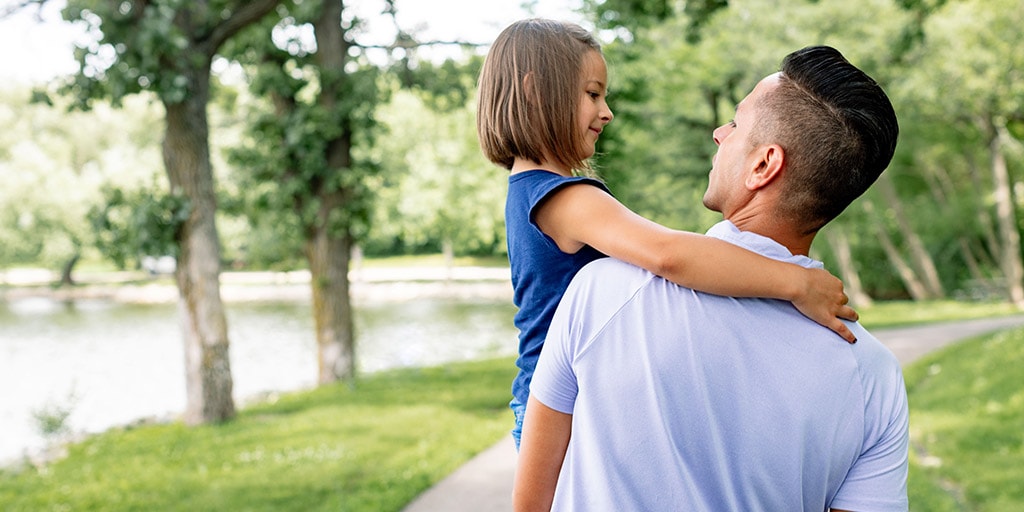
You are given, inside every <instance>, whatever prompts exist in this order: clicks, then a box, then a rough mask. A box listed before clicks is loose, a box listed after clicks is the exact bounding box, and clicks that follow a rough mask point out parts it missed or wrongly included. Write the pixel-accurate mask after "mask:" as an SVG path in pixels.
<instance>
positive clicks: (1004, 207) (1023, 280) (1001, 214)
mask: <svg viewBox="0 0 1024 512" xmlns="http://www.w3.org/2000/svg"><path fill="white" fill-rule="evenodd" d="M992 125H993V129H994V131H993V137H992V140H991V142H990V144H989V150H990V153H991V159H992V177H993V182H994V183H995V193H994V194H993V196H994V197H995V201H996V222H997V223H998V225H999V234H1000V239H1002V241H1003V243H1002V253H1001V254H1000V257H999V260H1000V267H1001V268H1002V270H1003V276H1004V277H1005V278H1006V288H1007V292H1008V293H1009V296H1010V302H1012V303H1013V304H1014V305H1016V306H1017V307H1018V308H1024V265H1022V263H1021V256H1020V231H1019V230H1018V229H1017V216H1016V213H1015V211H1014V206H1013V189H1012V186H1011V180H1010V172H1009V169H1007V167H1006V155H1005V154H1004V153H1003V140H1004V139H1006V138H1008V137H1010V134H1009V133H1007V131H1006V127H1005V126H1003V124H1001V123H999V122H997V121H995V120H993V122H992Z"/></svg>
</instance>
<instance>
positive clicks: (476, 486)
mask: <svg viewBox="0 0 1024 512" xmlns="http://www.w3.org/2000/svg"><path fill="white" fill-rule="evenodd" d="M1019 325H1024V315H1015V316H1009V317H1003V318H992V319H980V320H967V321H962V322H950V323H941V324H932V325H926V326H921V327H900V328H893V329H873V330H872V331H871V332H872V334H874V335H875V337H877V338H878V339H879V340H880V341H881V342H882V343H884V344H885V345H886V346H887V347H889V349H890V350H892V351H893V353H894V354H896V357H897V358H898V359H899V360H900V362H901V363H902V364H904V365H905V364H907V363H909V362H911V361H913V360H915V359H917V358H919V357H921V356H923V355H925V354H927V353H929V352H931V351H933V350H937V349H939V348H942V347H944V346H946V345H949V344H951V343H954V342H956V341H960V340H963V339H966V338H971V337H974V336H978V335H981V334H986V333H989V332H993V331H997V330H1001V329H1006V328H1009V327H1015V326H1019ZM515 463H516V451H515V448H514V446H513V444H512V437H511V436H504V437H502V439H501V441H499V442H498V443H497V444H495V445H494V446H492V447H490V448H488V449H487V450H485V451H483V452H481V453H480V454H479V455H477V456H476V457H474V458H473V459H471V460H470V461H469V462H467V463H466V464H465V465H464V466H462V467H461V468H459V469H457V470H456V471H455V472H454V473H452V474H451V475H449V476H448V477H447V478H445V479H444V480H442V481H441V482H439V483H438V484H437V485H436V486H434V487H432V488H430V489H428V490H427V491H426V492H424V493H423V494H421V495H420V496H419V497H418V498H416V499H415V500H414V501H413V502H412V503H410V504H409V505H408V506H407V507H406V508H405V509H404V511H403V512H462V511H466V512H469V511H472V512H509V511H511V510H512V498H511V497H512V478H513V476H514V474H515Z"/></svg>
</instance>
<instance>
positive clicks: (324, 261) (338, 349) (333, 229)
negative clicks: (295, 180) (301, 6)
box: [306, 1, 355, 384]
mask: <svg viewBox="0 0 1024 512" xmlns="http://www.w3.org/2000/svg"><path fill="white" fill-rule="evenodd" d="M343 10H344V3H343V2H340V1H324V2H322V4H321V11H320V16H319V18H318V19H317V21H316V24H315V35H316V43H317V53H316V59H317V64H318V65H319V67H320V80H321V83H320V87H321V92H320V96H319V103H320V106H322V107H323V108H324V109H325V110H327V111H328V112H336V110H337V108H338V101H339V99H342V94H343V93H342V91H344V89H345V88H344V87H343V85H344V80H346V75H345V64H346V61H347V60H348V47H349V44H348V42H347V41H345V37H344V32H343V29H342V26H341V14H342V11H343ZM339 117H341V120H340V123H341V125H342V126H341V128H342V129H341V134H340V135H339V136H338V137H337V138H335V139H334V140H332V141H330V142H329V143H328V144H327V150H326V154H325V155H324V157H325V160H326V162H327V169H328V177H326V178H324V179H320V180H318V183H316V184H314V187H313V189H314V192H315V194H316V196H317V200H318V202H319V206H318V212H317V218H316V221H315V225H314V226H312V229H309V230H308V231H307V240H306V246H307V258H308V259H309V267H310V272H311V275H312V281H313V284H312V286H313V315H314V322H315V324H316V341H317V347H318V350H317V353H318V360H319V382H320V383H321V384H326V383H330V382H335V381H338V380H347V381H351V380H352V379H353V378H354V377H355V329H354V327H353V317H352V298H351V296H350V293H349V281H348V271H349V261H350V256H351V250H352V235H351V229H350V224H349V222H348V219H345V218H344V217H343V215H344V211H345V209H344V207H345V205H346V202H347V201H348V200H349V198H350V197H351V194H350V192H349V191H348V190H347V189H346V188H345V186H344V185H341V184H340V182H342V181H343V180H339V179H335V178H334V176H333V175H334V174H335V173H337V174H341V173H345V172H351V169H352V131H351V127H350V125H349V123H348V120H347V118H346V117H345V116H344V115H341V116H339Z"/></svg>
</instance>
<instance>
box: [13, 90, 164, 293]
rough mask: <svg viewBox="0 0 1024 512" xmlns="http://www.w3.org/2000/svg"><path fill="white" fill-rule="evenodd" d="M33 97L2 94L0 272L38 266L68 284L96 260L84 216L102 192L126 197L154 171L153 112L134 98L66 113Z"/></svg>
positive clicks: (156, 159) (156, 164) (26, 92)
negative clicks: (82, 262) (114, 185)
mask: <svg viewBox="0 0 1024 512" xmlns="http://www.w3.org/2000/svg"><path fill="white" fill-rule="evenodd" d="M31 96H32V94H31V90H30V89H29V88H28V87H27V86H26V87H16V88H11V89H8V90H5V91H2V92H0V103H2V104H3V108H2V109H0V123H2V124H3V125H4V126H5V127H6V128H7V129H6V130H5V131H4V132H3V134H2V135H0V180H2V183H3V187H0V218H2V219H3V222H0V267H3V266H9V265H43V266H46V267H47V268H51V269H54V270H59V271H60V273H61V283H62V284H73V283H74V278H73V270H74V267H75V264H76V263H77V262H78V260H79V258H80V257H84V258H95V251H94V249H93V247H94V245H95V242H96V234H95V232H94V231H93V230H92V229H91V226H90V224H89V222H88V219H87V213H88V212H89V210H90V209H91V208H93V207H95V206H96V205H97V204H98V203H99V202H101V201H102V196H101V194H100V189H101V187H102V184H103V183H104V182H107V181H110V180H113V179H116V180H117V181H118V183H120V184H121V186H122V187H124V188H128V189H131V188H134V187H135V186H137V184H138V183H139V182H141V181H148V180H151V179H152V178H153V177H154V176H156V173H157V172H158V170H159V162H160V156H159V152H158V151H156V150H155V147H156V146H155V143H156V141H158V139H157V138H156V137H154V135H153V128H154V126H158V122H157V117H156V112H155V110H156V109H154V108H151V107H150V105H148V104H147V101H146V100H145V99H143V98H136V101H128V102H126V103H125V105H124V108H122V109H112V108H110V106H109V105H108V104H106V103H100V104H98V105H96V108H95V109H93V110H92V111H91V112H71V113H66V112H63V111H62V109H59V108H52V107H50V106H48V105H44V104H41V103H33V102H32V101H31ZM83 127H88V129H82V128H83Z"/></svg>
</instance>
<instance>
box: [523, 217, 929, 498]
mask: <svg viewBox="0 0 1024 512" xmlns="http://www.w3.org/2000/svg"><path fill="white" fill-rule="evenodd" d="M708 235H710V236H715V237H717V238H721V239H724V240H727V241H729V242H732V243H734V244H736V245H740V246H742V247H746V248H748V249H750V250H753V251H755V252H758V253H760V254H763V255H765V256H768V257H771V258H775V259H779V260H785V261H789V262H793V263H797V264H800V265H803V266H805V267H810V266H821V263H820V262H816V261H814V260H811V259H810V258H806V257H803V256H792V255H791V254H790V253H789V251H788V250H786V249H785V248H784V247H783V246H781V245H779V244H778V243H776V242H774V241H772V240H771V239H768V238H765V237H762V236H760V235H756V234H753V233H747V232H740V231H739V230H737V229H736V227H735V226H734V225H733V224H732V223H730V222H722V223H719V224H717V225H716V226H715V227H713V228H712V229H711V230H710V231H709V232H708ZM849 326H850V328H851V329H852V330H853V332H854V334H855V335H856V336H857V340H858V341H857V343H856V344H854V345H849V344H847V343H846V342H845V341H844V340H843V339H842V338H840V337H839V336H838V335H836V334H835V333H833V332H832V331H830V330H829V329H827V328H825V327H822V326H820V325H818V324H816V323H815V322H813V321H811V320H810V319H808V318H806V317H804V316H803V315H801V314H800V312H799V311H797V310H796V308H794V307H793V306H792V304H790V303H788V302H785V301H779V300H771V299H736V298H730V297H720V296H715V295H709V294H704V293H700V292H696V291H693V290H690V289H687V288H683V287H680V286H677V285H675V284H673V283H671V282H669V281H666V280H664V279H661V278H659V277H657V276H654V275H653V274H650V273H649V272H647V271H645V270H643V269H640V268H637V267H634V266H631V265H629V264H626V263H623V262H621V261H617V260H613V259H610V258H606V259H602V260H598V261H595V262H593V263H591V264H589V265H587V266H586V267H584V268H583V270H582V271H580V273H579V274H577V275H576V277H575V279H574V280H573V282H572V284H571V285H570V286H569V289H568V290H567V291H566V294H565V296H564V297H563V299H562V302H561V304H560V305H559V307H558V310H557V312H556V313H555V317H554V321H553V322H552V324H551V330H550V331H549V333H548V338H547V341H546V342H545V344H544V349H543V351H542V353H541V358H540V361H539V363H538V366H537V370H536V373H535V375H534V378H533V384H532V386H531V393H532V396H534V397H536V398H537V399H539V400H540V401H541V402H542V403H544V404H545V405H547V406H548V407H551V408H552V409H555V410H558V411H561V412H564V413H569V414H572V415H573V420H572V421H573V422H572V437H571V440H570V443H569V448H568V452H567V453H566V457H565V462H564V464H563V466H562V471H561V474H560V476H559V480H558V486H557V490H556V493H555V502H554V507H553V509H552V510H577V511H587V512H595V511H602V510H607V511H617V512H621V511H663V510H695V511H698V510H699V511H724V510H745V511H758V510H763V511H780V510H786V511H793V510H808V511H816V512H817V511H822V510H826V509H827V508H829V507H832V508H839V509H850V510H875V511H886V510H900V511H902V510H907V508H908V504H907V490H906V482H907V468H908V459H907V457H908V439H909V438H908V420H907V417H908V411H907V398H906V390H905V386H904V383H903V374H902V371H901V369H900V366H899V363H898V362H897V360H896V358H895V357H894V356H893V355H892V353H891V352H890V351H889V350H888V349H887V348H885V347H884V346H883V345H882V344H881V343H880V342H879V341H878V340H877V339H875V338H874V337H873V336H871V335H870V334H869V333H868V332H867V331H865V330H864V329H863V327H861V326H860V325H859V324H857V323H849Z"/></svg>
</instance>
